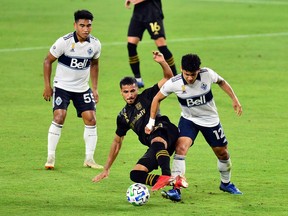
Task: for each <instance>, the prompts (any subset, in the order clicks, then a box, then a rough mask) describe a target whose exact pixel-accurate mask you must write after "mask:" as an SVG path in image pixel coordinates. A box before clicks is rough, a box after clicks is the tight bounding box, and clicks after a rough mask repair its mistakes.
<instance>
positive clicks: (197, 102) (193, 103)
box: [186, 95, 206, 107]
mask: <svg viewBox="0 0 288 216" xmlns="http://www.w3.org/2000/svg"><path fill="white" fill-rule="evenodd" d="M186 103H187V106H188V107H192V106H199V105H202V104H205V103H206V98H205V95H201V96H200V97H199V98H197V99H196V98H193V99H192V98H188V99H186Z"/></svg>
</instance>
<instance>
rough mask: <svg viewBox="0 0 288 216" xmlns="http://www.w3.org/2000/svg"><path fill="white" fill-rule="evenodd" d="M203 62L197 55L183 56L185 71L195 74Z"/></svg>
mask: <svg viewBox="0 0 288 216" xmlns="http://www.w3.org/2000/svg"><path fill="white" fill-rule="evenodd" d="M200 65H201V60H200V58H199V56H198V55H196V54H191V53H190V54H187V55H184V56H182V60H181V67H182V69H183V70H186V71H189V72H195V71H197V70H199V69H200Z"/></svg>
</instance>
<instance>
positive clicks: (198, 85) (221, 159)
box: [145, 54, 242, 199]
mask: <svg viewBox="0 0 288 216" xmlns="http://www.w3.org/2000/svg"><path fill="white" fill-rule="evenodd" d="M200 65H201V60H200V58H199V57H198V56H197V55H196V54H187V55H184V56H183V57H182V60H181V72H182V73H181V74H178V75H177V76H175V77H172V78H171V79H170V80H168V81H167V82H166V83H165V84H164V85H163V86H162V88H161V89H160V91H159V92H158V94H157V95H156V96H155V97H154V99H153V102H152V106H151V113H150V119H151V121H149V123H148V124H147V126H146V128H145V131H146V133H148V134H149V133H150V132H151V130H153V126H154V125H153V122H154V119H155V116H156V113H157V111H158V109H159V107H160V102H161V101H162V100H163V99H165V98H166V97H167V96H168V95H170V94H171V93H175V94H176V96H177V98H178V102H179V104H180V107H181V109H182V112H181V117H180V120H179V125H178V128H179V131H180V137H179V139H178V140H177V143H176V151H175V155H174V160H173V164H172V170H171V171H172V175H174V176H176V175H184V174H185V169H186V167H185V156H186V154H187V152H188V149H189V147H190V146H192V145H193V143H194V141H195V139H196V137H197V134H198V132H199V131H200V132H201V133H202V134H203V136H204V137H205V139H206V141H207V143H208V144H209V145H210V147H211V148H212V150H213V152H214V153H215V155H216V157H217V158H218V161H217V165H218V169H219V172H220V178H221V183H220V190H222V191H225V192H228V193H231V194H242V192H241V191H240V190H239V189H238V188H237V187H236V186H235V185H234V184H233V183H231V182H230V178H231V166H232V164H231V159H230V156H229V152H228V149H227V144H228V142H227V139H226V137H225V134H224V131H223V128H222V126H221V123H220V120H219V115H218V113H217V108H216V105H215V102H214V99H213V94H212V90H211V85H212V84H215V83H216V84H218V85H219V87H220V88H221V89H223V90H224V91H225V92H226V93H227V94H228V96H229V97H230V98H231V99H232V103H233V108H234V110H235V112H236V114H237V115H239V116H240V115H241V114H242V107H241V104H240V102H239V100H238V98H237V96H236V94H235V93H234V91H233V89H232V87H231V86H230V85H229V84H228V82H227V81H225V80H224V79H223V78H222V77H221V76H219V75H218V74H217V73H216V72H214V71H213V70H212V69H210V68H200ZM163 195H164V196H165V197H166V198H170V199H171V198H173V197H174V196H180V190H179V188H173V189H171V190H169V191H167V192H166V191H164V192H163Z"/></svg>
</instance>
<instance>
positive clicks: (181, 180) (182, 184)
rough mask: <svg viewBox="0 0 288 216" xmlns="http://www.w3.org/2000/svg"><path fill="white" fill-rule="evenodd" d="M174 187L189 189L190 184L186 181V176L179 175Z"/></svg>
mask: <svg viewBox="0 0 288 216" xmlns="http://www.w3.org/2000/svg"><path fill="white" fill-rule="evenodd" d="M173 186H174V188H176V189H180V188H187V187H188V182H187V181H186V178H185V177H184V176H181V175H178V176H176V177H175V179H174V181H173Z"/></svg>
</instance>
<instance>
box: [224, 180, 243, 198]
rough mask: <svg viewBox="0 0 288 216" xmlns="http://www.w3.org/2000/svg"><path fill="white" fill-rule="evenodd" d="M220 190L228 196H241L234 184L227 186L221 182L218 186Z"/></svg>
mask: <svg viewBox="0 0 288 216" xmlns="http://www.w3.org/2000/svg"><path fill="white" fill-rule="evenodd" d="M219 188H220V190H222V191H224V192H228V193H230V194H236V195H237V194H239V195H240V194H243V193H242V192H241V191H240V190H239V189H238V188H237V187H236V186H235V185H234V184H232V183H229V184H228V185H224V184H223V183H222V182H221V184H220V187H219Z"/></svg>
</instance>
